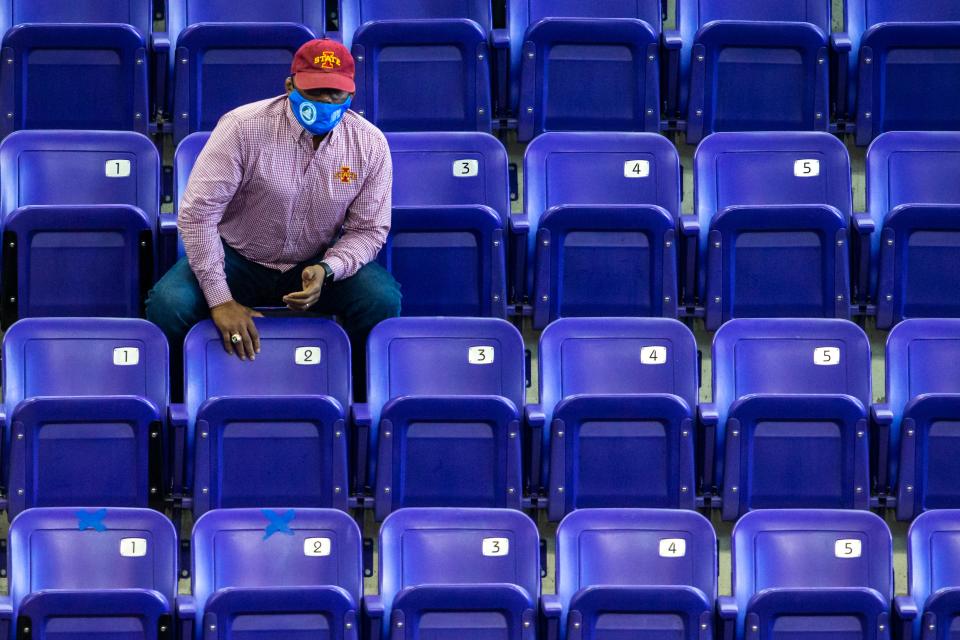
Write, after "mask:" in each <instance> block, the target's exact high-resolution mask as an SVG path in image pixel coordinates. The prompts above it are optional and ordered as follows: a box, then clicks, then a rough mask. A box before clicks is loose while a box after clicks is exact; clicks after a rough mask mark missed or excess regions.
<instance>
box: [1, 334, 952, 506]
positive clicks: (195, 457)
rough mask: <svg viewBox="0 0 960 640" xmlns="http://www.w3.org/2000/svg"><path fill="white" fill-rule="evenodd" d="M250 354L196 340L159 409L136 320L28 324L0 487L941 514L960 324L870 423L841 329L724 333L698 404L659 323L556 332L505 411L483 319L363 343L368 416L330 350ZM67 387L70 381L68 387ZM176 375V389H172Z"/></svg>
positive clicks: (517, 351) (148, 347) (9, 352)
mask: <svg viewBox="0 0 960 640" xmlns="http://www.w3.org/2000/svg"><path fill="white" fill-rule="evenodd" d="M257 326H258V330H259V331H260V336H261V344H262V353H261V354H260V355H259V357H258V358H257V359H256V360H255V361H251V362H241V361H240V360H239V359H238V358H236V357H233V356H231V355H228V354H227V353H225V351H224V349H223V347H222V342H221V336H220V333H219V331H217V330H216V328H215V327H214V326H213V325H212V324H211V323H210V321H206V322H203V323H200V324H198V325H197V326H196V327H195V328H194V329H193V330H192V331H191V333H190V334H189V336H188V338H187V341H186V345H185V347H184V353H185V356H184V360H185V367H184V368H185V382H184V384H185V389H186V391H185V402H184V403H183V404H180V403H171V402H170V400H169V391H168V389H169V382H168V380H169V378H168V375H169V374H168V364H167V344H166V341H165V339H164V337H163V335H162V334H161V333H160V332H159V330H158V329H157V328H156V327H155V326H153V325H152V324H150V323H147V322H145V321H143V320H138V319H122V318H118V319H91V318H62V319H56V318H47V319H42V318H36V319H26V320H22V321H20V322H18V323H17V324H15V325H14V326H13V327H11V329H10V330H9V331H8V332H7V334H6V335H5V336H4V345H3V367H4V406H5V416H6V425H7V426H6V434H5V443H6V445H5V448H4V460H5V465H4V473H3V478H4V482H3V486H4V487H5V488H6V491H5V497H6V499H5V501H4V504H5V506H6V510H7V512H8V513H9V514H10V515H11V516H13V515H16V514H17V513H19V512H21V511H23V510H24V509H28V508H32V507H40V506H72V505H91V504H92V505H101V506H130V507H134V506H137V507H145V506H150V505H152V506H158V507H162V506H163V505H164V504H169V503H170V501H172V503H173V505H174V506H175V507H176V508H177V509H180V508H185V509H192V511H193V514H194V515H195V516H199V515H201V514H203V513H205V512H206V511H209V510H211V509H221V508H236V507H256V506H269V505H278V504H282V505H288V506H292V507H324V508H327V507H332V508H338V509H344V510H346V509H348V508H351V507H357V506H361V507H365V508H370V509H373V510H374V512H375V514H376V517H377V519H378V520H382V519H383V518H384V517H386V516H387V515H388V514H389V513H391V512H392V511H395V510H397V509H400V508H404V507H423V506H430V507H439V506H449V507H497V508H504V507H505V508H514V509H520V508H530V507H539V508H543V509H546V512H547V515H548V517H549V518H550V519H551V520H554V521H557V520H560V519H561V518H562V517H563V516H564V515H565V514H567V513H569V512H571V511H573V510H575V509H581V508H588V507H658V508H659V507H663V508H681V509H693V508H695V507H698V506H699V507H706V508H711V507H713V508H720V509H722V515H723V517H724V518H725V519H727V520H736V519H737V518H739V517H740V516H742V515H743V514H745V513H747V512H749V511H752V510H754V509H768V508H821V509H822V508H848V509H867V508H870V507H871V506H873V507H877V508H882V507H888V508H894V507H895V508H896V514H897V516H898V517H899V518H901V519H904V520H909V519H911V518H912V517H914V516H915V515H916V514H918V513H920V512H922V511H924V510H928V509H942V508H960V488H958V486H957V484H956V482H955V478H956V475H957V473H958V465H957V462H956V460H957V453H958V451H957V445H956V439H955V437H954V435H953V429H952V428H951V427H950V424H952V423H951V420H954V419H955V418H956V416H957V415H960V411H958V407H960V404H958V403H960V400H958V398H960V395H958V394H960V371H958V368H957V367H958V365H957V362H960V320H953V319H936V320H919V319H917V320H908V321H905V322H903V323H901V324H900V325H898V326H897V327H896V328H895V329H894V330H893V331H892V332H891V334H890V337H889V341H888V344H887V389H886V404H878V405H871V398H872V396H871V382H870V381H871V370H870V365H871V356H870V345H869V341H868V339H867V337H866V335H865V334H864V332H863V330H861V329H860V328H859V327H857V326H856V325H855V324H853V323H851V322H849V321H846V320H836V319H753V320H751V319H747V320H733V321H731V322H729V323H727V324H725V325H724V326H723V327H722V328H721V329H720V331H718V332H717V334H716V336H715V339H714V344H713V354H712V363H713V364H712V366H713V381H712V384H713V392H712V401H711V402H710V403H698V395H699V373H700V372H699V365H698V360H697V357H698V354H697V348H696V343H695V341H694V337H693V334H692V333H691V332H690V330H689V329H687V328H686V327H685V326H684V325H683V324H681V323H680V322H678V321H676V320H671V319H664V318H591V319H586V318H580V319H563V320H558V321H556V322H555V323H553V324H551V325H550V326H549V327H548V328H547V329H546V331H545V332H544V333H543V335H542V337H541V341H540V350H539V382H540V394H539V396H540V401H539V403H536V404H532V405H526V404H525V397H526V387H525V366H524V345H523V341H522V338H521V336H520V333H519V332H518V331H517V329H516V328H514V327H513V326H512V325H511V324H509V323H508V322H506V321H504V320H500V319H492V318H399V319H392V320H388V321H385V322H383V323H381V324H380V325H379V326H378V327H376V328H375V329H374V331H373V333H372V334H371V338H370V343H369V347H368V353H367V361H368V364H369V372H368V384H367V390H366V391H367V398H368V402H365V403H357V402H353V400H352V390H351V388H350V383H349V380H350V362H351V361H350V350H349V345H348V342H347V339H346V337H345V334H344V332H343V331H342V330H341V329H340V328H339V327H338V326H337V325H336V324H335V323H333V322H332V321H329V320H325V319H321V318H264V319H261V320H258V321H257ZM77 372H82V375H78V374H77ZM174 375H176V373H174Z"/></svg>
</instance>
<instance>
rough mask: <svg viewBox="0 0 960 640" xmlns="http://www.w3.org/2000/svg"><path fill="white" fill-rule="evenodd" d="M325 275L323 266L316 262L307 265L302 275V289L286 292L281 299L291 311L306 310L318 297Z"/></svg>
mask: <svg viewBox="0 0 960 640" xmlns="http://www.w3.org/2000/svg"><path fill="white" fill-rule="evenodd" d="M326 275H327V274H326V272H325V271H324V270H323V267H321V266H320V265H318V264H315V265H311V266H309V267H307V268H306V269H304V270H303V275H302V278H303V291H297V292H296V293H290V294H287V295H285V296H283V301H284V302H285V303H287V306H288V307H289V308H290V309H292V310H293V311H306V310H307V309H309V308H310V307H312V306H313V305H315V304H316V303H317V300H319V299H320V292H321V291H322V290H323V281H324V279H325V278H326Z"/></svg>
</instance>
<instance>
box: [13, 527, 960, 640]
mask: <svg viewBox="0 0 960 640" xmlns="http://www.w3.org/2000/svg"><path fill="white" fill-rule="evenodd" d="M379 538H380V539H379V548H380V556H379V569H380V570H379V573H378V576H379V594H378V595H366V596H364V591H363V567H364V564H363V545H362V542H361V536H360V530H359V528H358V527H357V525H356V523H355V522H354V521H353V520H352V519H351V518H350V517H349V516H348V515H347V514H345V513H343V512H339V511H336V510H328V509H279V510H270V509H263V510H261V509H229V510H226V509H225V510H218V511H211V512H210V513H207V514H206V515H204V516H202V517H201V518H200V519H199V520H198V521H197V522H196V525H195V527H194V531H193V552H192V569H193V570H192V585H191V586H192V590H191V591H192V592H191V595H180V594H178V589H177V586H178V580H177V579H178V573H177V534H176V530H175V529H174V527H173V526H172V525H171V523H170V521H169V520H167V519H166V518H165V517H164V516H163V515H162V514H160V513H158V512H155V511H150V510H146V509H122V508H112V509H100V510H95V511H91V510H80V511H75V510H72V509H64V508H42V509H33V510H31V511H28V512H25V513H24V514H22V515H21V516H19V517H18V518H17V519H16V520H14V522H13V523H12V525H11V529H10V562H11V573H10V596H9V597H8V598H6V597H5V598H3V599H0V629H2V630H3V631H6V632H8V633H9V635H10V636H14V635H15V636H16V637H17V638H32V637H38V638H47V637H49V638H71V639H72V638H79V637H90V636H91V635H93V636H95V637H98V636H101V635H103V636H104V637H110V638H117V639H121V638H122V639H127V638H130V639H132V638H179V639H180V640H187V639H189V638H194V639H196V640H200V639H206V640H212V639H213V638H231V639H237V640H246V639H249V638H291V639H293V640H306V639H308V638H318V637H319V638H329V639H331V640H356V639H357V638H360V637H362V638H364V639H365V640H377V639H386V638H392V639H393V640H403V639H404V638H408V637H411V636H412V637H424V638H436V639H441V638H452V637H458V638H468V639H481V638H485V639H522V640H534V639H535V638H541V639H542V640H580V639H582V638H593V637H640V638H654V639H657V640H659V639H661V638H664V639H666V638H670V639H677V640H708V639H712V638H716V639H717V640H734V639H738V640H747V639H754V638H797V637H817V638H876V639H887V638H890V637H894V636H895V637H897V638H905V639H910V638H916V639H917V640H919V639H920V638H926V639H931V640H932V639H934V638H936V639H938V640H940V639H943V640H947V639H948V638H951V637H952V635H951V632H952V629H953V628H954V627H955V626H956V624H957V615H958V610H960V607H958V597H960V572H958V570H957V566H956V561H955V560H954V558H955V557H956V548H957V545H958V543H960V511H955V510H945V511H931V512H928V513H925V514H923V515H922V516H920V517H919V518H917V520H916V521H915V522H914V524H913V526H912V527H911V528H910V532H909V535H908V540H907V545H908V556H907V557H908V563H909V571H910V575H911V579H910V593H909V594H908V595H905V596H898V597H896V598H894V597H893V560H892V556H893V548H892V546H893V545H892V541H891V535H890V530H889V529H888V528H887V525H886V524H885V523H884V521H883V520H882V519H880V518H879V517H877V516H876V515H874V514H872V513H869V512H862V511H840V510H823V511H817V512H811V511H803V510H790V509H787V510H768V511H756V512H753V513H750V514H748V515H746V516H744V517H743V518H742V519H741V520H740V521H739V522H738V523H737V525H736V527H735V528H734V530H733V535H732V540H731V555H732V573H733V581H732V583H733V594H732V596H718V588H717V578H718V568H717V564H718V563H717V538H716V534H715V533H714V530H713V527H712V526H711V525H710V522H709V521H708V520H707V519H706V518H704V517H703V516H701V515H699V514H697V513H696V512H693V511H671V510H658V509H622V510H612V509H584V510H580V511H576V512H574V513H572V514H571V515H569V516H568V517H567V518H566V519H564V521H563V522H562V523H561V524H560V526H559V528H558V529H557V534H556V540H557V542H556V545H557V553H556V576H557V584H556V594H555V595H554V594H541V584H540V578H541V573H540V570H541V554H540V544H539V542H540V538H539V534H538V532H537V527H536V525H535V524H534V523H533V521H532V520H530V519H529V518H528V517H527V516H526V515H524V514H523V513H522V512H519V511H511V510H498V509H429V508H413V509H404V510H401V511H398V512H396V513H394V514H392V515H391V516H390V517H388V518H387V519H386V520H385V521H384V522H383V526H382V528H381V529H380V536H379ZM798 631H800V633H798ZM803 631H805V632H806V633H802V632H803Z"/></svg>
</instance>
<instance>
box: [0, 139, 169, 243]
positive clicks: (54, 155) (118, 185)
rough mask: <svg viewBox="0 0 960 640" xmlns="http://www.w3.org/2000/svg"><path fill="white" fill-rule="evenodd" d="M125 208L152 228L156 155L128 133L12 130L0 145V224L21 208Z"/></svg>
mask: <svg viewBox="0 0 960 640" xmlns="http://www.w3.org/2000/svg"><path fill="white" fill-rule="evenodd" d="M53 204H61V205H80V204H129V205H134V206H137V207H140V208H141V209H143V212H144V213H145V214H147V219H148V220H150V221H151V222H152V224H153V226H154V227H156V223H157V218H158V217H159V215H160V154H159V153H158V152H157V147H156V146H155V145H154V144H153V142H151V141H150V139H149V138H147V137H146V136H144V135H141V134H139V133H135V132H132V131H42V130H31V131H16V132H14V133H12V134H10V135H9V136H7V137H6V138H4V140H3V142H2V143H0V220H6V218H7V216H9V215H10V214H11V213H13V212H14V211H15V210H16V209H17V208H19V207H23V206H27V205H53Z"/></svg>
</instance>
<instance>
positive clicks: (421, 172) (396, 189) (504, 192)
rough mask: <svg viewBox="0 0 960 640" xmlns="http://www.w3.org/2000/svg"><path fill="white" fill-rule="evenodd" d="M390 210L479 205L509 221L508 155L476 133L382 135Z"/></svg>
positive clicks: (487, 136) (493, 140)
mask: <svg viewBox="0 0 960 640" xmlns="http://www.w3.org/2000/svg"><path fill="white" fill-rule="evenodd" d="M386 136H387V143H388V144H389V145H390V155H391V157H392V158H393V204H394V206H398V207H404V206H424V205H425V206H434V205H469V204H482V205H486V206H488V207H490V208H491V209H493V210H494V211H496V212H497V213H499V214H500V219H501V220H502V221H503V222H504V225H506V223H507V221H508V219H509V217H510V190H509V186H508V168H507V150H506V149H505V148H504V146H503V144H502V143H501V142H500V141H499V140H497V139H496V138H495V137H493V136H492V135H490V134H489V133H482V132H479V131H464V132H442V131H437V132H425V133H387V134H386Z"/></svg>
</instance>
